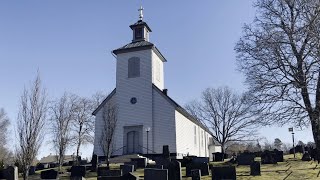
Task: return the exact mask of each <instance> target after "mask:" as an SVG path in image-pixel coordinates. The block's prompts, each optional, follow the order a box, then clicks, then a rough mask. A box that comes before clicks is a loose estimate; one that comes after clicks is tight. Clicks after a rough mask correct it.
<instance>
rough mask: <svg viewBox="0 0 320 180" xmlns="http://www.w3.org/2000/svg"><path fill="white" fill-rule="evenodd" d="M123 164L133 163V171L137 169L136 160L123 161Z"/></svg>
mask: <svg viewBox="0 0 320 180" xmlns="http://www.w3.org/2000/svg"><path fill="white" fill-rule="evenodd" d="M124 164H125V165H133V168H134V171H136V170H137V166H138V165H137V164H138V163H137V162H136V161H130V162H124Z"/></svg>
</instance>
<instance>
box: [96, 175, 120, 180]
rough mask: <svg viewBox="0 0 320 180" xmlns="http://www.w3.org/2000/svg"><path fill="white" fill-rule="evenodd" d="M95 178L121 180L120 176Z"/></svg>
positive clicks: (98, 179)
mask: <svg viewBox="0 0 320 180" xmlns="http://www.w3.org/2000/svg"><path fill="white" fill-rule="evenodd" d="M97 180H123V179H122V177H121V176H100V177H97Z"/></svg>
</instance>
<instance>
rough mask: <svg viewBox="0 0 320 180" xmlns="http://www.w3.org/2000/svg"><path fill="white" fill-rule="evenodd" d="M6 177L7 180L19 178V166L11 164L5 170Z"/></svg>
mask: <svg viewBox="0 0 320 180" xmlns="http://www.w3.org/2000/svg"><path fill="white" fill-rule="evenodd" d="M5 177H6V179H7V180H18V177H19V174H18V167H17V166H9V167H8V168H7V169H6V170H5Z"/></svg>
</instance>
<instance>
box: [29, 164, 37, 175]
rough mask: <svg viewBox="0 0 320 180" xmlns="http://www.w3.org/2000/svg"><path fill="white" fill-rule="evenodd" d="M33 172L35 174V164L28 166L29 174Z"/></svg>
mask: <svg viewBox="0 0 320 180" xmlns="http://www.w3.org/2000/svg"><path fill="white" fill-rule="evenodd" d="M34 174H36V167H35V166H30V169H29V175H34Z"/></svg>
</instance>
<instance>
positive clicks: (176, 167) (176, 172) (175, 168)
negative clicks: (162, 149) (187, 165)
mask: <svg viewBox="0 0 320 180" xmlns="http://www.w3.org/2000/svg"><path fill="white" fill-rule="evenodd" d="M163 167H164V168H165V169H168V178H169V180H181V179H182V174H181V163H180V162H179V161H176V160H173V161H171V162H170V163H169V164H167V165H164V166H163Z"/></svg>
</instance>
